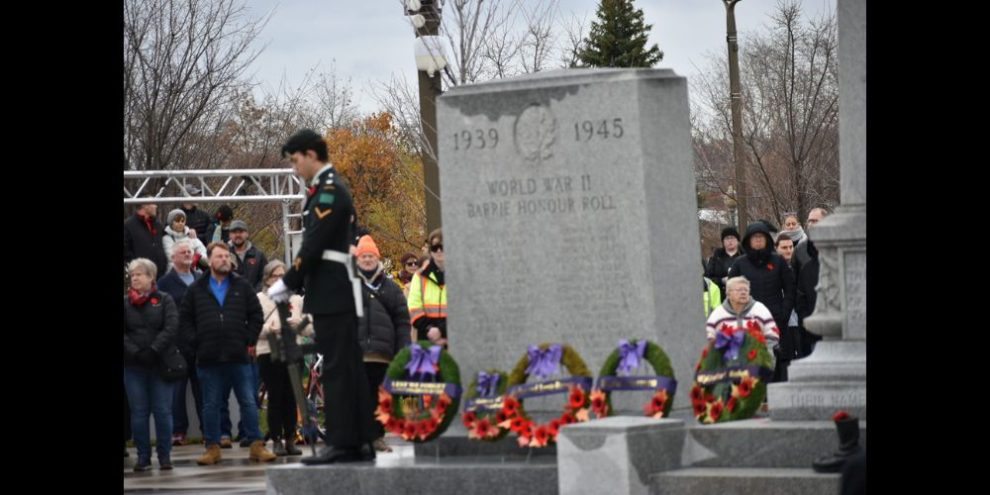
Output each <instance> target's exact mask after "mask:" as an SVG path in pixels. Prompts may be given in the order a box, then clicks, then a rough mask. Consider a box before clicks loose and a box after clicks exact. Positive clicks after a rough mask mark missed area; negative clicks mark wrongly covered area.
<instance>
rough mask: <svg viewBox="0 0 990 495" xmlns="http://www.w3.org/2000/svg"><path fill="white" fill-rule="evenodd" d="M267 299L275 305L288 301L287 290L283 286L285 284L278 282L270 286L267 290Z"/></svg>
mask: <svg viewBox="0 0 990 495" xmlns="http://www.w3.org/2000/svg"><path fill="white" fill-rule="evenodd" d="M268 297H270V298H271V299H272V301H275V302H277V303H282V302H285V301H288V300H289V288H288V287H286V286H285V282H282V281H281V280H279V281H278V282H275V285H272V286H271V287H270V288H269V289H268Z"/></svg>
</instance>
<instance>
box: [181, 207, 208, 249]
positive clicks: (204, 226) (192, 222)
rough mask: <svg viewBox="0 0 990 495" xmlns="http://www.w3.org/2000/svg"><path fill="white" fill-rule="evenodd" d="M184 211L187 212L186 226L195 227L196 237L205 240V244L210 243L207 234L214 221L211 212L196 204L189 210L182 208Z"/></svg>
mask: <svg viewBox="0 0 990 495" xmlns="http://www.w3.org/2000/svg"><path fill="white" fill-rule="evenodd" d="M182 211H184V212H185V213H186V227H189V228H190V229H194V230H195V231H196V238H197V239H199V240H201V241H203V245H204V246H205V245H208V244H209V243H210V242H209V240H208V239H207V237H206V235H207V234H209V231H210V224H211V223H212V222H213V218H211V217H210V214H209V213H207V212H205V211H203V210H200V209H199V208H197V207H195V206H193V207H192V208H191V209H188V210H187V209H185V208H182Z"/></svg>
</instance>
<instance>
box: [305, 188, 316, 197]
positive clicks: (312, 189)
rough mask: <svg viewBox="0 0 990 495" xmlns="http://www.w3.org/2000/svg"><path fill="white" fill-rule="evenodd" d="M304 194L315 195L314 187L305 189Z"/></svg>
mask: <svg viewBox="0 0 990 495" xmlns="http://www.w3.org/2000/svg"><path fill="white" fill-rule="evenodd" d="M306 192H307V193H309V195H310V196H312V195H314V194H316V186H309V187H308V188H307V189H306Z"/></svg>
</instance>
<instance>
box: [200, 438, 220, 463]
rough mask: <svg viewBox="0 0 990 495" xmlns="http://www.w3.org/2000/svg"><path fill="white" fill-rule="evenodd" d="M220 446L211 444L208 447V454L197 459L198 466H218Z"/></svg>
mask: <svg viewBox="0 0 990 495" xmlns="http://www.w3.org/2000/svg"><path fill="white" fill-rule="evenodd" d="M220 457H221V456H220V446H219V445H217V444H215V443H214V444H211V445H207V446H206V453H205V454H203V456H202V457H200V458H199V459H196V464H199V465H200V466H208V465H210V464H217V463H219V462H220Z"/></svg>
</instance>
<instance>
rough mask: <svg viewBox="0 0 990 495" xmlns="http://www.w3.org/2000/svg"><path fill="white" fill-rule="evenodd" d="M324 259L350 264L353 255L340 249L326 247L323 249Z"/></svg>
mask: <svg viewBox="0 0 990 495" xmlns="http://www.w3.org/2000/svg"><path fill="white" fill-rule="evenodd" d="M323 259H325V260H327V261H336V262H337V263H344V264H349V263H350V261H351V255H350V254H348V253H342V252H340V251H334V250H333V249H325V250H324V251H323Z"/></svg>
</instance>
